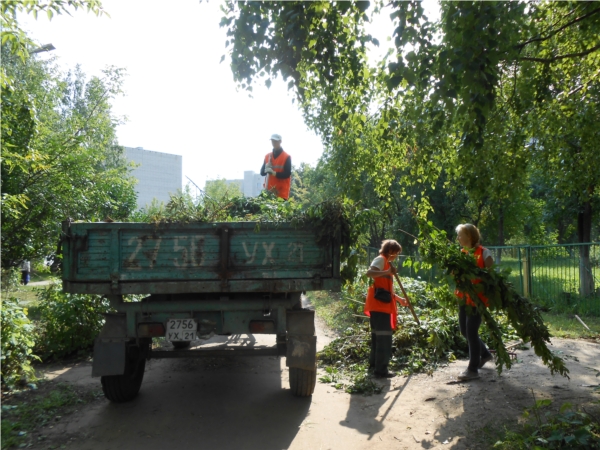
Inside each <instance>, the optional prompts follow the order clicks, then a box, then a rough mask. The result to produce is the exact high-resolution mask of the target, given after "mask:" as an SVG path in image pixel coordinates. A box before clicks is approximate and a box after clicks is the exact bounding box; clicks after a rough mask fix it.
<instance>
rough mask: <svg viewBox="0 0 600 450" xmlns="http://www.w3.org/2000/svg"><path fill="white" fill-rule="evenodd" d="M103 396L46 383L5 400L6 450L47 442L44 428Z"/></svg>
mask: <svg viewBox="0 0 600 450" xmlns="http://www.w3.org/2000/svg"><path fill="white" fill-rule="evenodd" d="M101 397H102V391H100V390H78V389H76V388H74V387H73V386H71V385H68V384H64V383H59V384H53V383H51V382H49V381H42V383H40V385H39V388H38V389H31V390H27V391H21V392H19V393H16V394H14V395H11V396H9V397H6V398H3V399H2V449H8V448H15V447H25V446H28V445H32V444H34V443H36V442H40V441H43V440H44V435H43V430H42V428H43V427H45V426H51V424H53V423H56V422H58V421H60V420H61V419H62V418H63V417H64V416H67V415H69V414H72V413H74V412H76V411H77V409H78V408H81V407H82V406H83V405H85V404H87V403H90V402H93V401H95V400H97V399H98V398H101ZM36 435H37V436H36Z"/></svg>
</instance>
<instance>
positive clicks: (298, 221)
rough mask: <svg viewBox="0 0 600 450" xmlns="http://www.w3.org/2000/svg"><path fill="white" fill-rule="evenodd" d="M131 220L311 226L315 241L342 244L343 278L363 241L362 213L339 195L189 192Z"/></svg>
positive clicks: (353, 265)
mask: <svg viewBox="0 0 600 450" xmlns="http://www.w3.org/2000/svg"><path fill="white" fill-rule="evenodd" d="M130 220H131V221H134V222H150V223H172V222H179V223H189V222H215V221H220V222H242V221H243V222H256V226H257V227H260V225H261V223H270V224H273V223H278V222H290V223H292V224H294V225H297V226H311V227H313V228H314V229H315V230H317V233H318V234H317V242H318V243H319V244H321V245H323V246H326V247H329V246H331V245H333V244H335V245H339V246H340V248H341V264H342V269H341V271H342V279H343V280H352V279H354V277H355V276H356V272H357V268H358V256H357V251H358V249H359V248H360V246H361V245H362V244H364V242H363V241H362V236H363V230H362V226H363V221H362V214H361V211H359V210H358V209H357V208H356V205H355V204H354V203H353V202H351V201H349V200H347V199H342V198H332V199H329V200H326V201H323V202H321V203H317V204H309V205H305V206H301V205H300V204H298V203H296V202H295V201H294V200H293V199H290V200H289V201H284V200H283V199H281V198H278V197H276V196H275V195H273V194H272V193H269V192H267V191H263V192H262V193H261V194H260V195H259V196H258V197H253V198H246V197H233V198H227V197H224V198H222V199H220V200H216V199H212V198H208V197H205V198H204V199H203V201H197V200H194V199H193V198H192V197H191V195H190V193H189V192H187V191H186V192H182V193H179V194H177V195H174V196H171V199H170V201H169V202H168V203H167V205H166V206H163V205H151V206H150V207H149V208H146V209H144V210H142V211H140V212H139V213H136V214H134V215H132V217H131V218H130Z"/></svg>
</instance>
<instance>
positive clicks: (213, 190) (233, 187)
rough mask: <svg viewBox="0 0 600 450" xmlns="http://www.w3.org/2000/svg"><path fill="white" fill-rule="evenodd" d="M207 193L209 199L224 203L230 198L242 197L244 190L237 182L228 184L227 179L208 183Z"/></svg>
mask: <svg viewBox="0 0 600 450" xmlns="http://www.w3.org/2000/svg"><path fill="white" fill-rule="evenodd" d="M205 192H206V195H207V196H208V198H210V199H212V200H214V201H216V202H222V201H223V200H226V199H228V198H234V197H241V196H242V190H241V188H240V185H239V184H238V183H236V182H231V183H228V182H227V180H226V179H225V178H222V179H220V180H209V181H207V182H206V186H205Z"/></svg>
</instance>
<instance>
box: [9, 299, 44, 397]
mask: <svg viewBox="0 0 600 450" xmlns="http://www.w3.org/2000/svg"><path fill="white" fill-rule="evenodd" d="M0 314H1V316H2V324H1V326H2V329H1V334H2V355H1V356H0V358H1V360H2V386H3V388H4V387H8V388H10V389H12V388H15V387H17V386H20V385H23V384H24V383H27V382H31V381H35V380H36V377H35V370H34V369H33V367H32V363H33V362H34V361H36V360H39V358H38V357H37V356H35V355H34V354H33V347H34V345H35V343H34V340H33V330H34V326H33V324H32V323H31V322H30V321H29V319H28V318H27V308H22V307H21V306H19V301H18V300H17V299H16V298H13V297H11V298H6V296H5V297H4V299H3V300H2V311H1V312H0Z"/></svg>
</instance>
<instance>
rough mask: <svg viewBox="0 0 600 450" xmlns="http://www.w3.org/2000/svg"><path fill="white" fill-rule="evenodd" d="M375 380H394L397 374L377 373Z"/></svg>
mask: <svg viewBox="0 0 600 450" xmlns="http://www.w3.org/2000/svg"><path fill="white" fill-rule="evenodd" d="M374 374H375V378H394V377H395V376H396V374H395V373H394V372H385V373H381V372H375V373H374Z"/></svg>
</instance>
